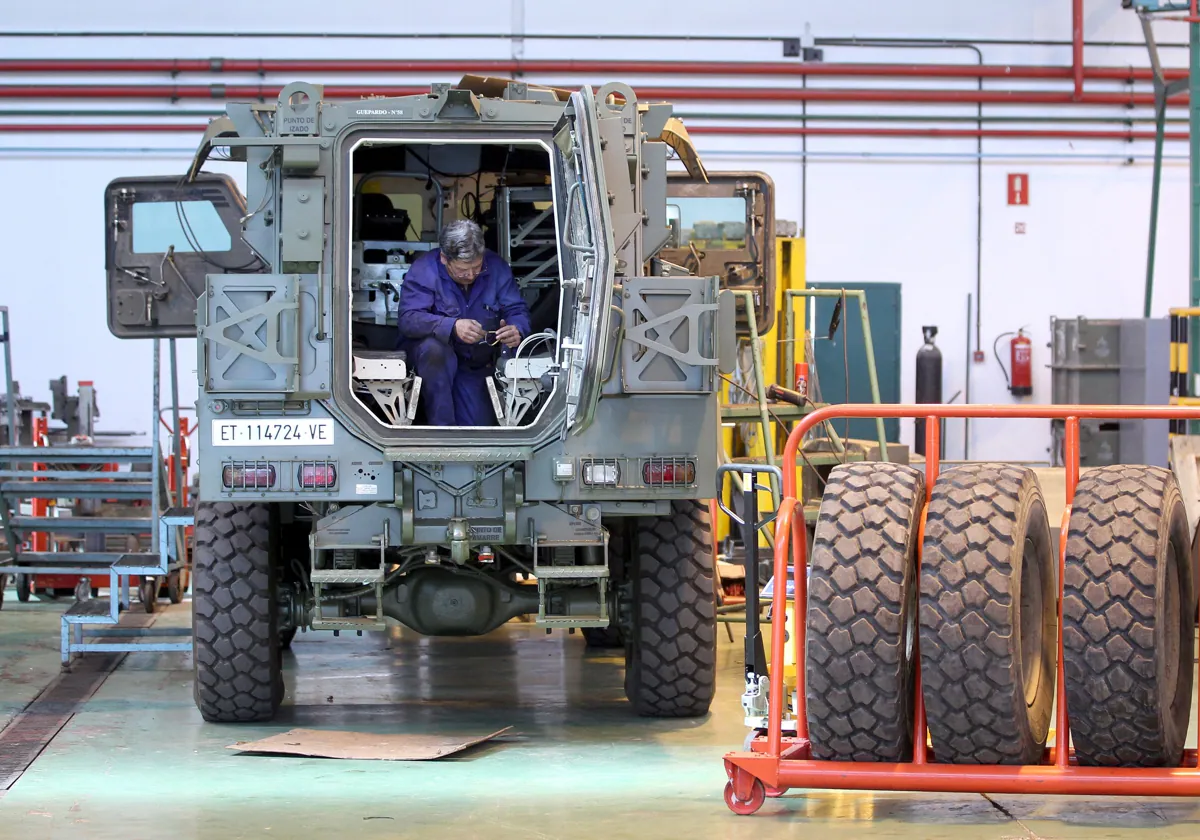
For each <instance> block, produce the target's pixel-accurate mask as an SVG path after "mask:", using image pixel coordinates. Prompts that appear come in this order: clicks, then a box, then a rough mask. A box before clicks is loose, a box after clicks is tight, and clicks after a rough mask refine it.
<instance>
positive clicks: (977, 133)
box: [0, 123, 1188, 141]
mask: <svg viewBox="0 0 1200 840" xmlns="http://www.w3.org/2000/svg"><path fill="white" fill-rule="evenodd" d="M204 128H205V126H203V125H199V124H197V125H185V124H181V123H0V134H75V133H78V134H149V133H153V134H172V133H176V134H197V135H198V134H201V133H203V131H204ZM688 131H689V133H691V134H696V135H701V134H710V135H724V136H742V137H801V136H805V135H807V136H810V137H916V138H932V139H943V140H946V139H976V138H980V137H982V138H985V139H1009V140H1125V141H1132V140H1152V139H1154V132H1152V131H1090V130H1083V131H1071V130H1064V129H1039V128H1033V129H1003V128H985V129H983V130H980V129H975V128H875V127H855V126H847V127H840V126H838V127H834V126H809V127H807V128H804V127H800V126H777V125H776V126H772V125H752V126H747V125H691V126H688ZM1166 139H1168V140H1187V139H1188V135H1187V132H1168V133H1167V134H1166Z"/></svg>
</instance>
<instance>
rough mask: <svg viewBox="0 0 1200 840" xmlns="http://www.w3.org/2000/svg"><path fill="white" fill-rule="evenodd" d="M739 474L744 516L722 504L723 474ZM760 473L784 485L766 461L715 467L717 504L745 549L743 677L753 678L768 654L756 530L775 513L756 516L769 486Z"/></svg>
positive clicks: (759, 674) (761, 673)
mask: <svg viewBox="0 0 1200 840" xmlns="http://www.w3.org/2000/svg"><path fill="white" fill-rule="evenodd" d="M730 473H733V474H735V475H737V476H740V479H741V481H740V483H741V487H742V511H743V512H744V518H743V517H742V516H739V515H738V514H737V513H735V512H734V511H733V510H732V509H730V508H728V507H726V506H725V499H724V489H725V476H726V474H730ZM760 474H768V475H773V476H775V478H776V479H777V480H778V481H779V486H782V485H783V472H782V471H781V470H780V469H779V467H775V466H771V465H768V464H723V465H721V466H720V467H718V468H717V506H718V507H719V508H721V510H722V511H723V512H724V513H725V515H726V516H728V517H729V518H730V520H732V521H733V522H736V523H737V524H738V525H739V526H740V527H741V529H742V545H743V546H744V548H745V552H744V556H745V564H746V679H747V681H756V680H757V679H758V678H759V677H766V676H768V674H767V655H766V649H765V647H764V646H763V638H762V627H761V626H760V624H759V620H758V615H759V608H758V590H759V586H758V532H759V531H760V530H762V529H763V528H766V527H767V526H768V525H770V524H771V523H772V522H774V521H775V513H774V512H772V513H770V514H768V515H767V516H766V517H764V518H763V519H761V520H760V519H759V518H758V493H759V491H763V492H767V493H770V492H771V488H770V486H769V485H762V484H760V483H758V481H757V480H756V479H757V476H758V475H760Z"/></svg>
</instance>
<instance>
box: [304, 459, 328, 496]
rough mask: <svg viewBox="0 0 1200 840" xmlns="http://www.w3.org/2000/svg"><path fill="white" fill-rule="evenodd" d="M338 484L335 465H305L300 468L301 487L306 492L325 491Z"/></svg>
mask: <svg viewBox="0 0 1200 840" xmlns="http://www.w3.org/2000/svg"><path fill="white" fill-rule="evenodd" d="M335 484H337V468H336V467H334V465H333V464H304V465H302V466H301V467H300V486H301V487H303V488H304V489H305V490H323V489H325V488H328V487H332V486H334V485H335Z"/></svg>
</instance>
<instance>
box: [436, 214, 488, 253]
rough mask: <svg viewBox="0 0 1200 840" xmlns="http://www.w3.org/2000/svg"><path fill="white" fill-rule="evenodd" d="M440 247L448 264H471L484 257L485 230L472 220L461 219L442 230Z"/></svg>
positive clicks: (439, 240) (439, 241)
mask: <svg viewBox="0 0 1200 840" xmlns="http://www.w3.org/2000/svg"><path fill="white" fill-rule="evenodd" d="M438 246H439V247H440V248H441V249H442V254H443V255H444V256H445V257H446V260H447V261H448V262H470V261H473V260H476V259H478V258H479V257H481V256H483V247H484V246H483V229H482V228H480V227H479V225H477V224H475V223H474V222H472V221H471V220H470V219H459V220H458V221H455V222H451V223H450V224H448V225H446V226H445V227H444V228H442V233H441V235H440V236H439V237H438Z"/></svg>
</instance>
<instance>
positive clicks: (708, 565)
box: [625, 500, 717, 718]
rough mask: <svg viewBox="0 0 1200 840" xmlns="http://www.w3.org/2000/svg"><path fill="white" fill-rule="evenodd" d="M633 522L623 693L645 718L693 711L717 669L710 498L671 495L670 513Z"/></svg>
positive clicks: (707, 696)
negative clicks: (629, 632)
mask: <svg viewBox="0 0 1200 840" xmlns="http://www.w3.org/2000/svg"><path fill="white" fill-rule="evenodd" d="M633 527H634V540H633V543H634V545H633V548H634V556H633V563H632V566H633V568H632V569H631V576H632V579H633V621H632V625H633V626H632V629H633V634H632V635H633V638H631V639H630V640H629V645H628V647H627V648H626V657H625V658H626V663H625V694H626V696H627V697H628V698H629V702H630V703H632V704H633V707H634V709H635V710H636V711H637V713H638V714H639V715H642V716H645V717H659V718H683V717H699V716H701V715H704V714H707V713H708V709H709V706H711V705H712V699H713V694H714V692H715V690H716V675H717V669H716V658H717V619H716V612H717V610H716V600H715V598H714V595H713V548H712V523H711V521H710V517H709V510H708V505H707V503H705V502H700V501H693V500H678V501H672V502H671V512H670V513H669V514H667V515H666V516H661V517H642V518H639V519H638V520H637V521H636V524H635V525H634V526H633Z"/></svg>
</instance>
